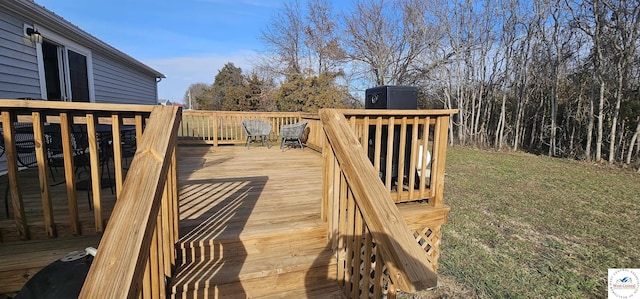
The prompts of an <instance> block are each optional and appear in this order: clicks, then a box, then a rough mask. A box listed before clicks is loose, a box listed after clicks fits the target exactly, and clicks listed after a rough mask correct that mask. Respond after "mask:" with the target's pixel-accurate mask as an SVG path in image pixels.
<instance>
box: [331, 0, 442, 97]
mask: <svg viewBox="0 0 640 299" xmlns="http://www.w3.org/2000/svg"><path fill="white" fill-rule="evenodd" d="M427 7H428V2H427V1H426V0H403V1H397V2H396V3H392V2H389V1H383V0H358V1H356V2H355V8H354V10H353V11H352V13H351V14H348V15H345V16H344V26H345V30H346V33H345V50H346V52H347V58H348V59H350V60H351V61H353V62H355V63H359V64H363V65H365V66H366V67H367V69H368V75H369V78H371V79H372V81H373V82H375V84H376V85H385V84H411V83H412V81H414V80H415V76H412V72H417V71H418V70H419V69H422V66H416V64H415V62H416V61H418V59H419V58H420V57H421V55H423V54H424V53H425V51H426V50H427V48H428V47H427V45H428V44H429V43H430V42H431V41H432V38H437V36H430V35H429V34H428V31H429V30H428V28H429V22H427V18H426V16H425V13H426V11H427ZM398 8H399V9H398Z"/></svg>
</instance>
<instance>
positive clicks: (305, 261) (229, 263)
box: [171, 220, 343, 298]
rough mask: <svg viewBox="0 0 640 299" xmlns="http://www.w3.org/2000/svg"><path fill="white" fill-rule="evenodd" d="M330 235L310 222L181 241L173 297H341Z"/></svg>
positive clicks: (318, 224)
mask: <svg viewBox="0 0 640 299" xmlns="http://www.w3.org/2000/svg"><path fill="white" fill-rule="evenodd" d="M276 226H277V225H276ZM326 234H327V230H326V227H325V225H322V224H321V223H318V222H317V221H312V220H310V221H305V222H302V223H301V222H296V226H295V227H285V226H281V227H280V228H278V227H275V228H274V229H272V230H268V231H261V232H256V233H248V234H243V235H242V236H241V237H229V236H227V237H225V236H223V237H222V238H214V239H212V240H210V241H209V242H187V243H182V244H181V248H180V249H179V253H180V254H179V256H181V257H182V264H181V265H180V266H179V267H178V271H177V274H176V276H175V278H174V279H172V287H171V292H172V294H171V295H172V298H342V297H343V295H342V291H341V290H340V288H339V286H338V284H337V282H336V281H335V276H336V270H335V269H336V268H335V267H336V266H335V263H336V260H335V258H333V254H332V252H331V251H330V250H328V249H327V248H326Z"/></svg>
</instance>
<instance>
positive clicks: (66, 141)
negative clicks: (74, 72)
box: [60, 112, 80, 236]
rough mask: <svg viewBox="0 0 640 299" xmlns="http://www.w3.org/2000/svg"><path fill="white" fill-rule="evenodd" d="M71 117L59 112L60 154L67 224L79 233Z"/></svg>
mask: <svg viewBox="0 0 640 299" xmlns="http://www.w3.org/2000/svg"><path fill="white" fill-rule="evenodd" d="M70 120H71V119H70V118H69V115H68V114H67V113H65V112H62V113H60V130H61V133H62V134H61V135H62V154H63V156H64V179H65V186H66V190H67V208H68V209H69V226H70V228H71V234H73V235H74V236H75V235H79V234H80V220H79V215H78V196H77V193H76V187H75V186H76V176H75V169H76V168H75V161H74V155H73V145H72V144H71V121H70Z"/></svg>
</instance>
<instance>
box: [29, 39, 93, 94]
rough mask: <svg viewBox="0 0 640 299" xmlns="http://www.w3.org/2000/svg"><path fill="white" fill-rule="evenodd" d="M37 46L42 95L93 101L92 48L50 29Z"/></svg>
mask: <svg viewBox="0 0 640 299" xmlns="http://www.w3.org/2000/svg"><path fill="white" fill-rule="evenodd" d="M38 30H39V31H40V32H41V33H42V36H43V41H42V43H41V44H38V45H37V46H36V51H37V55H38V67H39V73H40V82H41V84H40V85H41V88H40V89H41V94H42V98H44V99H47V100H49V101H68V102H71V101H73V102H93V97H94V95H93V71H92V61H91V59H92V58H91V51H89V50H88V49H86V48H84V47H82V46H80V45H78V44H76V43H74V42H72V41H70V40H68V39H66V38H63V37H61V36H59V35H57V34H54V33H52V32H48V31H47V30H46V29H42V28H38Z"/></svg>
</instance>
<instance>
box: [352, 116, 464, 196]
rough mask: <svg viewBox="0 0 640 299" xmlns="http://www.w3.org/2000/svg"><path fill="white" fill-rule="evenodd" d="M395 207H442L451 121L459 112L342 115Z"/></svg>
mask: <svg viewBox="0 0 640 299" xmlns="http://www.w3.org/2000/svg"><path fill="white" fill-rule="evenodd" d="M340 112H341V113H343V114H344V115H345V117H346V118H347V120H348V121H349V124H350V126H351V128H352V129H353V130H354V132H355V134H356V136H357V138H358V141H359V142H360V144H362V145H363V150H364V152H365V154H366V155H367V157H369V160H370V161H372V162H373V166H374V168H375V169H376V171H377V172H378V176H379V177H380V178H381V179H382V181H383V182H384V185H385V189H386V190H387V191H388V192H389V193H390V194H391V197H392V198H393V200H394V202H407V201H416V200H428V202H429V204H430V205H431V206H434V207H437V206H440V205H442V195H443V192H444V169H445V161H446V151H447V138H448V127H449V118H450V115H451V114H455V113H457V110H377V109H375V110H374V109H371V110H340Z"/></svg>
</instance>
